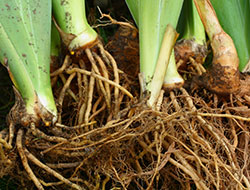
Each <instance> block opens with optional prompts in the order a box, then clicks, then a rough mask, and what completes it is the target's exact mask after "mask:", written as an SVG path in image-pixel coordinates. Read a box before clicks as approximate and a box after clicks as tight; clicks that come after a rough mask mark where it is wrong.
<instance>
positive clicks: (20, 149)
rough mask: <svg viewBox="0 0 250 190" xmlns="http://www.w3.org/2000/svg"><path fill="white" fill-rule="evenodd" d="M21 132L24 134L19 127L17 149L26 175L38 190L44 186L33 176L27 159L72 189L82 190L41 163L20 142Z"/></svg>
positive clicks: (41, 189) (42, 189)
mask: <svg viewBox="0 0 250 190" xmlns="http://www.w3.org/2000/svg"><path fill="white" fill-rule="evenodd" d="M23 134H24V131H23V130H22V129H19V131H18V133H17V140H16V145H17V149H18V152H19V155H20V157H21V160H22V163H23V166H24V168H25V170H26V172H27V174H28V176H29V177H30V178H31V180H32V181H33V182H34V184H35V185H36V187H37V188H38V189H39V190H44V188H43V186H42V184H41V183H40V181H39V180H38V179H37V177H36V176H35V174H34V172H33V171H32V169H31V168H30V166H29V164H28V159H29V160H30V161H32V162H33V163H34V164H36V165H37V166H39V167H40V168H42V169H44V170H46V171H47V172H48V173H49V174H51V175H53V176H55V177H56V178H58V179H59V180H61V181H62V182H63V183H65V184H67V185H69V186H70V187H72V188H74V189H77V190H82V188H81V187H80V186H78V185H77V184H74V183H72V182H71V181H69V180H68V179H66V178H64V177H63V176H62V175H61V174H59V173H57V172H56V171H54V170H53V169H51V168H50V167H48V166H46V165H45V164H43V163H41V162H40V161H39V160H38V159H37V158H36V157H35V156H34V155H33V154H31V153H30V152H29V151H28V150H27V149H26V148H25V147H23V144H22V138H23Z"/></svg>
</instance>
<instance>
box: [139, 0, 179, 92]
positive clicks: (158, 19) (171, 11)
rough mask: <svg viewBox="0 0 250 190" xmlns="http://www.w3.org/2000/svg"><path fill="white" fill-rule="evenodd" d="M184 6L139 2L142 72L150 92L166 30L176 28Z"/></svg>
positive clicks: (161, 0) (165, 0) (162, 0)
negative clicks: (169, 25)
mask: <svg viewBox="0 0 250 190" xmlns="http://www.w3.org/2000/svg"><path fill="white" fill-rule="evenodd" d="M182 4H183V1H182V0H179V1H172V0H147V1H146V2H145V1H143V0H140V1H139V38H140V71H141V73H142V75H143V77H144V81H145V84H146V89H147V90H149V91H150V89H151V87H150V85H151V80H152V78H153V74H154V72H155V65H156V62H157V59H158V55H159V51H160V46H161V43H162V39H163V35H164V31H165V28H166V26H167V24H171V25H172V26H173V27H174V28H175V27H176V25H177V22H178V19H179V15H180V11H181V8H182Z"/></svg>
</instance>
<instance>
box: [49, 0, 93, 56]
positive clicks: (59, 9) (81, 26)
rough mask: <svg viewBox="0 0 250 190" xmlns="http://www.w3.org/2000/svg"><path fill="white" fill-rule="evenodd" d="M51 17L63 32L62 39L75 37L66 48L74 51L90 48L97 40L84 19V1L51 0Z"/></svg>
mask: <svg viewBox="0 0 250 190" xmlns="http://www.w3.org/2000/svg"><path fill="white" fill-rule="evenodd" d="M52 2H53V15H54V17H55V19H56V21H57V23H58V24H59V26H60V28H61V29H62V30H63V32H65V33H67V34H68V35H63V37H64V38H67V37H68V38H70V39H71V37H72V35H74V36H75V38H74V39H73V40H70V42H69V44H66V45H68V48H69V50H70V51H74V50H76V49H79V48H85V47H86V46H91V45H92V43H94V42H95V41H96V39H97V33H96V32H95V31H94V30H93V29H92V28H91V27H90V25H89V24H88V22H87V19H86V13H85V0H73V1H72V0H65V1H62V0H53V1H52ZM64 41H67V40H64Z"/></svg>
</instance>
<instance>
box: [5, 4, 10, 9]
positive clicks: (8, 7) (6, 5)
mask: <svg viewBox="0 0 250 190" xmlns="http://www.w3.org/2000/svg"><path fill="white" fill-rule="evenodd" d="M5 7H7V10H8V11H9V10H10V6H9V5H8V4H7V3H6V4H5Z"/></svg>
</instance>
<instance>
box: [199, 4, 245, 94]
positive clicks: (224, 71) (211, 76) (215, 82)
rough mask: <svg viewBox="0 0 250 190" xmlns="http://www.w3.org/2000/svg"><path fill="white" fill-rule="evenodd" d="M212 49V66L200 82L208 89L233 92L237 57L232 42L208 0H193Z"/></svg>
mask: <svg viewBox="0 0 250 190" xmlns="http://www.w3.org/2000/svg"><path fill="white" fill-rule="evenodd" d="M194 2H195V5H196V7H197V10H198V13H199V15H200V17H201V20H202V22H203V25H204V27H205V30H206V32H207V34H208V37H209V39H210V41H211V46H212V50H213V56H214V57H213V63H212V68H211V70H210V72H209V73H208V74H205V76H204V78H203V80H202V82H203V83H204V85H205V86H206V87H207V88H209V89H210V90H212V91H214V92H216V93H220V94H229V93H234V92H236V91H237V90H238V89H239V82H240V81H239V70H238V66H239V58H238V55H237V52H236V49H235V46H234V43H233V41H232V39H231V38H230V36H229V35H227V34H226V33H225V32H224V31H223V29H222V28H221V26H220V23H219V21H218V19H217V17H216V13H215V11H214V9H213V7H212V5H211V3H210V1H209V0H194Z"/></svg>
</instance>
